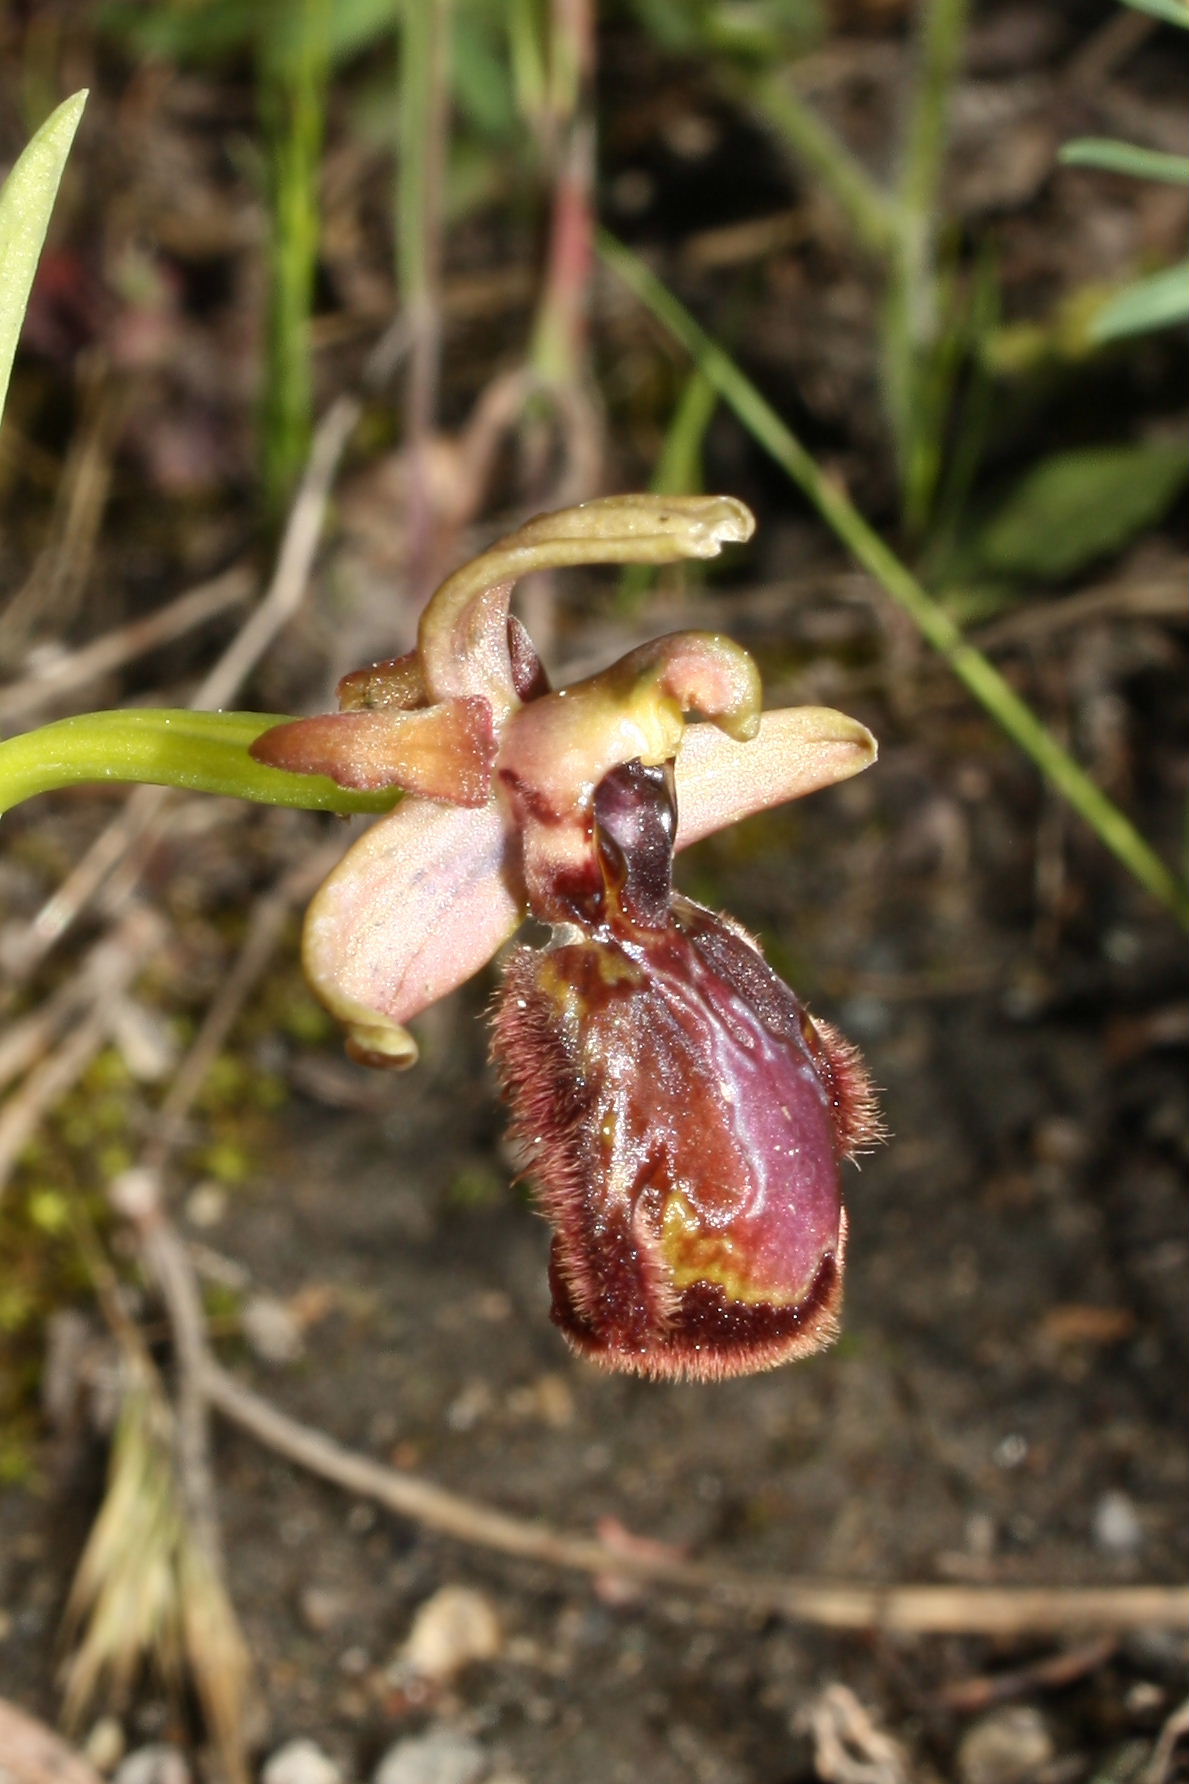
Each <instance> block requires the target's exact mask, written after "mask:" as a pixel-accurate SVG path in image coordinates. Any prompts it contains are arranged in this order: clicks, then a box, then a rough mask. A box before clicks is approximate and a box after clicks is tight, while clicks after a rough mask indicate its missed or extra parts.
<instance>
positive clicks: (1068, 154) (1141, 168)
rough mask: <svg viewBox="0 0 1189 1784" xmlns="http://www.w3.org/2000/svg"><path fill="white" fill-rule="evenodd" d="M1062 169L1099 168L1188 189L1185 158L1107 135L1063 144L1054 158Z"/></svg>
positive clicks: (1188, 159)
mask: <svg viewBox="0 0 1189 1784" xmlns="http://www.w3.org/2000/svg"><path fill="white" fill-rule="evenodd" d="M1057 158H1058V160H1059V161H1063V162H1064V163H1065V165H1066V167H1100V168H1102V169H1103V171H1104V172H1106V173H1125V174H1130V175H1131V176H1132V177H1133V178H1135V179H1137V180H1164V181H1166V182H1167V183H1168V184H1169V185H1170V186H1189V155H1165V154H1163V153H1162V152H1161V151H1160V150H1159V149H1141V148H1137V146H1136V145H1135V143H1130V142H1117V141H1116V140H1115V139H1114V138H1113V137H1109V136H1081V137H1079V138H1078V140H1077V141H1076V142H1067V143H1066V144H1065V146H1064V148H1063V149H1062V150H1061V151H1060V153H1059V155H1058V157H1057Z"/></svg>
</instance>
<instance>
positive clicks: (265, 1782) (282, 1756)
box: [261, 1740, 343, 1784]
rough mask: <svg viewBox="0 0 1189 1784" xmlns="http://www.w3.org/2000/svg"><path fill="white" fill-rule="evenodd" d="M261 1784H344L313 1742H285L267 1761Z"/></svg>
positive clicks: (326, 1757)
mask: <svg viewBox="0 0 1189 1784" xmlns="http://www.w3.org/2000/svg"><path fill="white" fill-rule="evenodd" d="M261 1784H343V1774H342V1773H341V1772H340V1770H339V1768H338V1766H337V1765H336V1764H335V1763H334V1760H333V1759H331V1758H330V1757H329V1756H328V1755H327V1754H325V1753H323V1751H322V1749H321V1747H319V1746H317V1745H316V1744H315V1743H314V1742H313V1741H307V1740H296V1741H286V1742H285V1745H284V1746H283V1747H278V1748H277V1750H276V1752H275V1753H273V1754H271V1755H270V1756H269V1758H268V1759H266V1760H265V1762H264V1770H263V1771H262V1773H261Z"/></svg>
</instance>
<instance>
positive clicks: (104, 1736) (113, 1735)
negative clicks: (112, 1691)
mask: <svg viewBox="0 0 1189 1784" xmlns="http://www.w3.org/2000/svg"><path fill="white" fill-rule="evenodd" d="M127 1744H128V1743H127V1741H126V1740H125V1738H124V1730H123V1728H122V1726H121V1725H120V1723H119V1721H118V1720H117V1719H116V1717H115V1716H100V1718H99V1720H98V1722H96V1724H95V1726H94V1728H92V1730H91V1732H90V1734H89V1735H88V1736H87V1738H86V1740H85V1741H84V1742H83V1756H84V1758H86V1759H89V1760H90V1762H91V1764H92V1765H93V1766H94V1767H95V1770H96V1771H97V1772H103V1773H104V1775H105V1776H106V1775H107V1773H109V1772H114V1771H115V1769H116V1767H117V1766H118V1765H119V1763H120V1761H121V1759H123V1757H124V1749H125V1747H126V1746H127Z"/></svg>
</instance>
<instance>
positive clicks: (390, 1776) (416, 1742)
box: [374, 1728, 487, 1784]
mask: <svg viewBox="0 0 1189 1784" xmlns="http://www.w3.org/2000/svg"><path fill="white" fill-rule="evenodd" d="M486 1770H487V1756H486V1754H485V1753H484V1751H483V1749H482V1747H481V1746H480V1745H479V1743H478V1741H473V1740H471V1738H470V1736H469V1735H465V1734H457V1733H455V1732H454V1730H453V1729H449V1728H431V1729H430V1730H429V1732H428V1733H427V1734H419V1735H411V1736H409V1737H408V1738H407V1739H405V1740H403V1741H397V1743H396V1745H395V1746H392V1747H389V1749H388V1751H387V1753H385V1755H384V1757H383V1759H381V1761H380V1763H379V1765H378V1766H377V1767H376V1770H375V1774H374V1784H478V1780H479V1779H480V1778H481V1777H482V1776H483V1774H484V1772H485V1771H486Z"/></svg>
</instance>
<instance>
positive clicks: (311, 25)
mask: <svg viewBox="0 0 1189 1784" xmlns="http://www.w3.org/2000/svg"><path fill="white" fill-rule="evenodd" d="M279 6H280V0H271V4H268V5H262V6H261V10H260V14H259V18H258V21H257V23H258V29H259V33H260V35H259V46H260V47H259V58H260V103H261V111H262V113H263V117H264V122H265V125H266V131H267V136H268V144H269V173H270V183H271V193H270V197H271V203H272V219H271V239H270V243H269V281H270V289H269V319H268V367H267V375H266V385H265V392H264V410H263V427H264V470H265V483H266V488H267V492H268V497H269V501H270V504H271V506H272V508H273V509H274V511H279V510H280V509H281V508H282V507H283V506H284V504H285V503H286V502H287V501H288V499H289V497H290V495H291V494H292V492H293V488H294V485H295V484H296V482H297V478H298V475H299V473H300V471H301V468H302V466H303V465H304V463H305V461H306V457H307V454H308V452H309V443H310V434H311V432H312V430H313V412H314V386H313V365H312V349H311V344H310V318H311V311H312V307H313V297H314V274H315V271H316V268H317V260H318V237H319V206H318V167H319V160H320V157H321V153H322V138H323V133H324V129H325V123H326V86H327V79H328V73H329V21H330V8H329V0H297V4H296V5H295V6H293V7H292V8H291V9H290V8H288V7H287V8H285V10H284V12H283V13H282V12H281V11H280V10H279Z"/></svg>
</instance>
